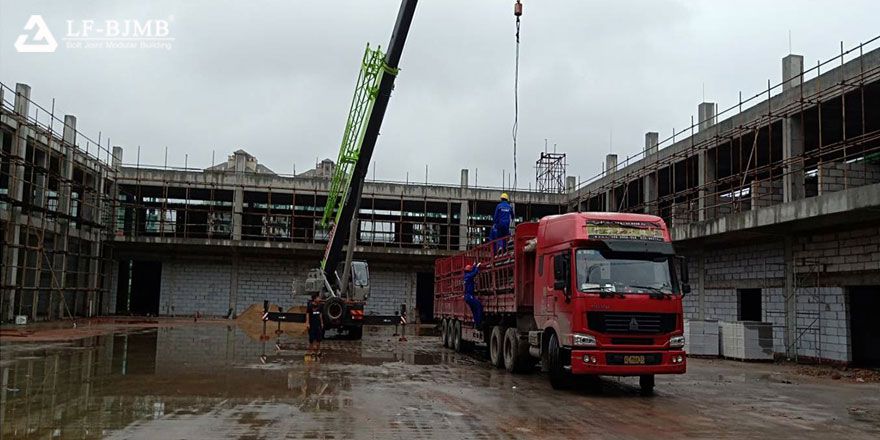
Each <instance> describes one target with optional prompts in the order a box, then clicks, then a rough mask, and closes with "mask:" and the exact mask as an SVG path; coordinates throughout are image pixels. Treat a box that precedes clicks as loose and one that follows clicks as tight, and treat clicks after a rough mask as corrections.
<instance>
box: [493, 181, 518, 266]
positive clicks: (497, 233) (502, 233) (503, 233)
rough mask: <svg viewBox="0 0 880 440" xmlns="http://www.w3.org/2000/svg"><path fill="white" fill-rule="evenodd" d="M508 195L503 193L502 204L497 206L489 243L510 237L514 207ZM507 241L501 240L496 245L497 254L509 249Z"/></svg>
mask: <svg viewBox="0 0 880 440" xmlns="http://www.w3.org/2000/svg"><path fill="white" fill-rule="evenodd" d="M508 200H509V198H508V197H507V193H501V202H499V203H498V205H497V206H495V215H493V216H492V230H491V231H490V232H489V241H494V240H496V239H499V238H502V239H503V238H504V237H507V236H508V235H510V224H511V223H512V222H513V207H511V206H510V202H509V201H508ZM506 245H507V241H506V240H500V241H499V242H498V243H496V244H495V245H494V247H495V249H494V250H495V252H496V253H498V251H499V250H501V251H503V250H504V249H506V248H507V246H506Z"/></svg>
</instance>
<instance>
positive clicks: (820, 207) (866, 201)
mask: <svg viewBox="0 0 880 440" xmlns="http://www.w3.org/2000/svg"><path fill="white" fill-rule="evenodd" d="M877 208H880V183H876V184H873V185H865V186H860V187H857V188H850V189H847V190H844V191H837V192H833V193H828V194H824V195H821V196H816V197H810V198H808V199H801V200H795V201H793V202H788V203H781V204H778V205H773V206H768V207H766V208H761V209H755V210H751V211H745V212H740V213H736V214H730V215H727V216H724V217H721V218H718V219H714V220H709V221H705V222H699V223H691V224H688V225H682V226H679V227H674V228H672V231H671V234H672V240H673V241H684V240H694V239H699V238H706V237H710V236H720V235H723V234H728V233H731V232H742V231H747V230H749V229H754V228H762V227H769V226H777V225H782V224H784V223H793V222H797V221H809V222H815V221H817V220H818V219H819V218H820V217H823V216H829V215H838V214H839V215H843V214H851V211H855V210H869V209H877ZM862 220H864V219H862Z"/></svg>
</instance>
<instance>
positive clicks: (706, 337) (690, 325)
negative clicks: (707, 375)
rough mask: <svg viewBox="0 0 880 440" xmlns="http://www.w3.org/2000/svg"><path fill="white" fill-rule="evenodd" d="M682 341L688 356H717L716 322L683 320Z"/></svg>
mask: <svg viewBox="0 0 880 440" xmlns="http://www.w3.org/2000/svg"><path fill="white" fill-rule="evenodd" d="M684 341H685V342H684V351H686V352H687V353H688V354H689V355H696V356H718V321H716V320H696V319H685V320H684Z"/></svg>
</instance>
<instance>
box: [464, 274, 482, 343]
mask: <svg viewBox="0 0 880 440" xmlns="http://www.w3.org/2000/svg"><path fill="white" fill-rule="evenodd" d="M479 271H480V263H477V264H474V265H471V264H468V265H467V266H465V268H464V302H466V303H467V305H468V307H470V308H471V313H473V315H474V327H475V328H476V329H478V330H479V329H481V328H482V326H483V304H482V303H481V302H480V300H479V299H478V298H477V297H476V296H474V287H475V284H476V279H475V278H476V277H477V273H478V272H479Z"/></svg>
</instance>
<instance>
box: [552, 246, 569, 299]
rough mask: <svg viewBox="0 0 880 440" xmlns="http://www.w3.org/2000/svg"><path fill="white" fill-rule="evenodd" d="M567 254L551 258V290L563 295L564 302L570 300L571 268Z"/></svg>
mask: <svg viewBox="0 0 880 440" xmlns="http://www.w3.org/2000/svg"><path fill="white" fill-rule="evenodd" d="M569 261H570V258H569V256H568V254H559V255H556V256H555V257H553V288H554V289H556V290H562V291H563V292H564V293H565V300H566V301H570V300H571V289H570V287H571V267H570V265H569Z"/></svg>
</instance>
